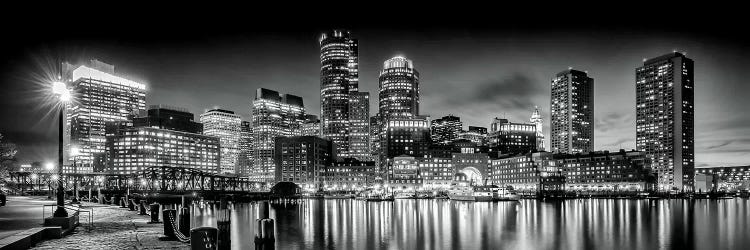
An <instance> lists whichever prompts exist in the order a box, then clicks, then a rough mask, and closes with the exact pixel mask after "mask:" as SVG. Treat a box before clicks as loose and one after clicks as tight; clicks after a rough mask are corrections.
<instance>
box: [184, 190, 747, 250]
mask: <svg viewBox="0 0 750 250" xmlns="http://www.w3.org/2000/svg"><path fill="white" fill-rule="evenodd" d="M256 207H257V205H256V204H235V205H234V207H233V210H232V216H231V218H232V224H231V230H232V236H231V239H232V245H233V248H235V249H240V248H242V249H245V248H252V246H253V239H252V236H253V235H254V229H253V227H252V226H250V225H254V222H255V216H256V215H255V214H256ZM748 211H750V202H749V201H748V200H741V199H735V200H719V201H710V200H699V201H687V200H685V201H683V200H659V201H647V200H598V199H591V200H584V199H581V200H569V201H565V202H560V203H544V202H537V201H535V200H522V201H521V202H520V203H511V202H497V203H471V202H455V201H449V200H397V201H396V202H364V201H356V200H305V201H304V202H301V203H298V204H293V205H287V206H284V205H274V206H273V208H272V211H271V217H272V218H274V219H276V231H277V246H278V247H279V249H322V248H335V249H498V248H503V249H656V248H660V249H664V248H667V249H691V248H695V249H705V248H715V249H727V248H729V249H736V248H740V247H742V246H744V245H747V244H750V239H748V238H747V237H744V235H746V234H747V232H748V231H749V230H750V225H748V222H749V221H750V212H748ZM193 213H194V216H195V217H194V218H195V219H194V222H193V223H192V224H193V226H213V227H215V226H216V221H215V216H216V212H214V211H212V210H211V209H210V206H206V207H205V208H204V209H198V208H194V209H193ZM719 219H720V220H719Z"/></svg>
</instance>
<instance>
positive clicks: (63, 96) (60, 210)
mask: <svg viewBox="0 0 750 250" xmlns="http://www.w3.org/2000/svg"><path fill="white" fill-rule="evenodd" d="M52 93H54V94H55V95H56V96H57V97H58V98H59V99H60V104H62V105H60V106H61V107H60V119H59V124H58V125H59V126H58V129H59V131H58V137H57V139H58V147H57V154H58V155H57V174H58V175H60V177H61V178H58V179H57V210H55V213H54V215H53V216H54V217H68V211H65V207H64V206H65V200H64V199H65V193H64V192H65V190H64V189H63V183H62V179H63V178H62V174H63V147H64V145H63V133H64V132H65V131H64V130H65V121H64V119H65V105H66V103H67V102H68V101H70V91H69V90H68V87H67V86H65V83H64V82H60V81H55V82H53V83H52Z"/></svg>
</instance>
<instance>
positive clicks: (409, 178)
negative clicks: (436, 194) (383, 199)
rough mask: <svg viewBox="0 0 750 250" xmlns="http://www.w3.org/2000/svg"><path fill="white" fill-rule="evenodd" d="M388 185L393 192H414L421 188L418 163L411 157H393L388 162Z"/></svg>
mask: <svg viewBox="0 0 750 250" xmlns="http://www.w3.org/2000/svg"><path fill="white" fill-rule="evenodd" d="M388 168H389V173H388V177H387V178H386V179H387V180H388V182H387V183H388V185H389V186H390V188H392V190H394V191H404V192H409V191H415V190H417V189H419V188H421V187H422V181H423V180H422V175H421V174H420V172H419V161H417V159H416V158H415V157H412V156H406V155H404V156H397V157H393V158H392V159H391V161H389V162H388Z"/></svg>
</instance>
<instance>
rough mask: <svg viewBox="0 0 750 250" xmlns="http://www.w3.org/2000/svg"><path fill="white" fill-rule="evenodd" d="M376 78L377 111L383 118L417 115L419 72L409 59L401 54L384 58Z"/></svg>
mask: <svg viewBox="0 0 750 250" xmlns="http://www.w3.org/2000/svg"><path fill="white" fill-rule="evenodd" d="M378 80H379V83H380V93H379V113H380V116H381V117H382V118H383V119H385V120H388V119H389V118H391V117H412V116H417V115H419V72H418V71H417V70H416V69H414V64H413V63H412V61H411V60H409V59H406V58H405V57H402V56H396V57H393V58H391V59H388V60H386V61H385V62H384V63H383V70H382V71H380V77H379V79H378Z"/></svg>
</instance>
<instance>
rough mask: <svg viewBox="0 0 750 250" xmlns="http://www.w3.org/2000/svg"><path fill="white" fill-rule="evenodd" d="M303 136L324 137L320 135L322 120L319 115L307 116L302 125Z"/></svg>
mask: <svg viewBox="0 0 750 250" xmlns="http://www.w3.org/2000/svg"><path fill="white" fill-rule="evenodd" d="M302 135H303V136H323V135H322V134H321V133H320V119H318V116H317V115H305V121H304V122H303V123H302Z"/></svg>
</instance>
